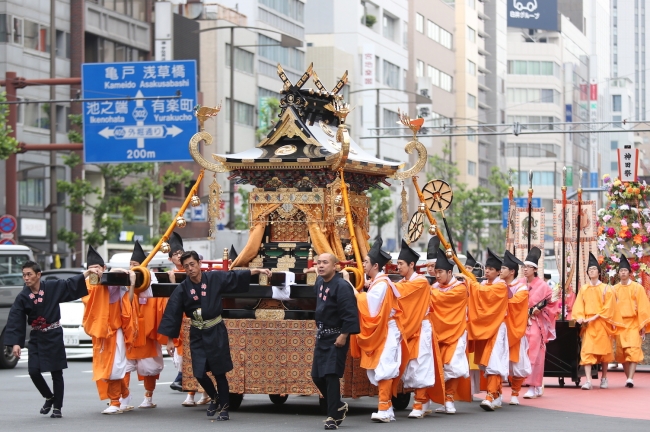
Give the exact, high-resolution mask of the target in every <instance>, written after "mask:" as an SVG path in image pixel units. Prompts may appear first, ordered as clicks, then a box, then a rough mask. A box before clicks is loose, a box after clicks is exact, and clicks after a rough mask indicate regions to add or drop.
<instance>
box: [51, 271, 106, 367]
mask: <svg viewBox="0 0 650 432" xmlns="http://www.w3.org/2000/svg"><path fill="white" fill-rule="evenodd" d="M83 272H84V269H82V268H62V269H53V270H44V271H43V273H41V280H57V279H69V278H71V277H74V276H77V275H79V274H81V273H83ZM60 307H61V327H62V328H63V343H64V344H65V352H66V356H67V357H68V358H87V357H92V355H93V343H92V339H91V337H90V336H89V335H88V334H87V333H86V331H85V330H84V328H83V327H82V326H81V323H82V321H83V316H84V304H83V302H82V301H81V300H80V299H79V300H73V301H71V302H67V303H61V305H60Z"/></svg>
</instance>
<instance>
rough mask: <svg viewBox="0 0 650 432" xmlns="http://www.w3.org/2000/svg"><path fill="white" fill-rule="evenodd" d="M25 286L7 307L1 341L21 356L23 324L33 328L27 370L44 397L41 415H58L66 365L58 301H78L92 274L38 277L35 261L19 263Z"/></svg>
mask: <svg viewBox="0 0 650 432" xmlns="http://www.w3.org/2000/svg"><path fill="white" fill-rule="evenodd" d="M22 272H23V280H24V281H25V285H24V287H23V289H22V291H20V293H18V296H16V299H15V300H14V304H13V305H12V306H11V309H10V310H9V316H8V318H7V326H6V327H5V331H4V343H5V344H6V345H7V346H9V347H11V348H12V353H13V355H14V356H16V357H18V358H20V355H21V348H24V346H25V340H26V331H27V329H26V327H27V326H26V324H27V323H29V325H30V326H31V327H32V329H31V331H30V332H29V342H28V344H27V347H28V353H29V358H28V360H27V370H28V372H29V377H30V378H31V379H32V382H33V383H34V386H36V388H37V389H38V391H39V392H40V393H41V396H43V397H44V398H45V403H44V404H43V407H42V408H41V411H40V412H41V414H48V413H49V412H50V410H52V414H51V415H50V417H52V418H61V417H62V414H61V409H62V408H63V387H64V385H63V369H66V368H67V367H68V363H67V360H66V355H65V345H64V343H63V329H62V328H61V323H60V320H61V310H60V307H59V304H60V303H64V302H69V301H72V300H77V299H79V298H81V297H83V296H85V295H86V294H88V291H87V290H86V284H85V282H84V278H85V277H87V276H88V275H90V274H91V273H97V272H96V271H95V270H93V269H88V270H86V271H84V272H83V274H80V275H78V276H74V277H71V278H69V279H66V280H47V281H46V280H41V267H40V266H39V265H38V264H37V263H35V262H34V261H27V262H25V263H24V264H23V266H22ZM44 372H50V375H51V376H52V390H50V387H49V386H48V384H47V382H45V378H43V375H42V374H43V373H44Z"/></svg>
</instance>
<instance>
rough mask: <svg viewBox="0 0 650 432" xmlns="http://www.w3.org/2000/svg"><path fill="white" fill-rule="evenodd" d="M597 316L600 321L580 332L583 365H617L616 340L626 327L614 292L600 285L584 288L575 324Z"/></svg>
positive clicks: (581, 291)
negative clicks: (619, 330) (613, 363)
mask: <svg viewBox="0 0 650 432" xmlns="http://www.w3.org/2000/svg"><path fill="white" fill-rule="evenodd" d="M596 314H597V315H598V316H599V317H598V318H596V319H595V320H594V321H590V322H589V323H586V324H585V323H583V324H582V328H581V330H580V336H581V337H582V349H581V350H580V364H581V365H585V364H597V363H605V362H611V361H613V360H614V355H613V353H612V338H613V337H614V336H615V335H616V333H617V332H618V328H619V327H622V325H623V319H622V318H621V314H620V312H619V310H618V307H617V306H616V295H615V292H614V289H613V288H612V287H611V286H609V285H605V284H604V283H602V282H601V283H599V284H598V285H591V283H588V284H585V285H583V286H582V288H581V289H580V291H579V292H578V296H577V297H576V301H575V303H574V304H573V311H572V318H573V319H575V320H580V319H582V320H586V319H588V318H591V317H593V316H594V315H596Z"/></svg>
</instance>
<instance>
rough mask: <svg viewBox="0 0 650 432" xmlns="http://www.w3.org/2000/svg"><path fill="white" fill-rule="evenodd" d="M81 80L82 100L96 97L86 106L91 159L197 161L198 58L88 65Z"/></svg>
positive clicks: (86, 153)
mask: <svg viewBox="0 0 650 432" xmlns="http://www.w3.org/2000/svg"><path fill="white" fill-rule="evenodd" d="M81 82H82V86H83V98H84V99H97V100H96V101H89V102H84V104H83V105H84V107H83V120H84V124H83V134H84V161H85V162H86V163H124V162H127V163H128V162H177V161H190V160H192V158H191V156H190V153H189V150H188V142H189V140H190V138H191V137H192V135H194V134H195V133H196V132H197V120H196V117H195V116H194V107H195V106H196V104H197V96H196V62H195V61H194V60H182V61H165V62H133V63H89V64H84V65H83V66H82V79H81ZM122 97H123V98H124V99H123V100H121V99H120V98H122ZM142 98H144V99H142ZM133 99H136V100H133Z"/></svg>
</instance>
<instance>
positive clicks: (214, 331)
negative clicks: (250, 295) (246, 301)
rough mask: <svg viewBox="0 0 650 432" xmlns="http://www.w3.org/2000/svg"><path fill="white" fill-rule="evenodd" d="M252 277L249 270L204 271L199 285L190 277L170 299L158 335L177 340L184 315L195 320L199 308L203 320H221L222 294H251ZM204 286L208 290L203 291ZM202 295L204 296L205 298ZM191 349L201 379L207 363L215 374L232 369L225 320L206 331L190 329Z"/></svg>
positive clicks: (196, 372)
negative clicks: (249, 288) (235, 292)
mask: <svg viewBox="0 0 650 432" xmlns="http://www.w3.org/2000/svg"><path fill="white" fill-rule="evenodd" d="M250 276H251V272H250V271H248V270H241V271H240V270H236V271H211V272H204V273H202V274H201V283H200V284H198V285H195V284H193V283H192V281H191V280H190V278H189V276H188V277H187V278H186V279H185V280H184V281H183V282H181V283H180V284H178V286H177V287H176V289H175V290H174V292H173V293H172V295H171V297H169V301H168V302H167V306H166V307H165V314H164V315H163V318H162V321H161V322H160V326H159V327H158V333H160V334H162V335H165V336H167V337H170V338H177V337H178V335H179V333H180V329H181V324H182V321H183V313H185V315H187V316H188V317H190V318H192V319H194V311H195V310H197V309H199V308H201V316H202V317H203V320H204V321H207V320H211V319H213V318H216V317H218V316H219V315H221V312H222V311H223V306H222V304H221V294H222V293H225V292H233V291H237V292H246V291H248V286H249V284H250ZM204 284H205V289H203V288H202V286H203V285H204ZM192 290H194V293H192ZM203 292H205V296H204V295H202V293H203ZM190 350H191V351H192V368H193V369H194V376H195V377H198V378H201V377H203V375H205V372H206V367H205V366H206V363H207V364H208V365H209V367H210V370H211V371H212V373H213V374H214V375H219V374H223V373H226V372H228V371H230V370H232V368H233V366H232V359H231V358H230V344H229V343H228V331H227V330H226V325H225V324H224V322H223V321H221V322H220V323H219V324H217V325H215V326H214V327H211V328H206V329H203V330H199V329H198V328H196V327H190Z"/></svg>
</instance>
